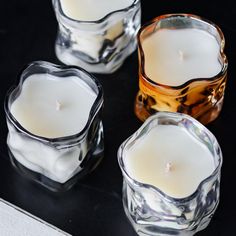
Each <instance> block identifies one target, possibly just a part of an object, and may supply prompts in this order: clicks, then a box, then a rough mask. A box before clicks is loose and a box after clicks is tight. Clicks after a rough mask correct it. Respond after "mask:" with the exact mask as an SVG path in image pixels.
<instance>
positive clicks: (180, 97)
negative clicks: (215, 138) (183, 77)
mask: <svg viewBox="0 0 236 236" xmlns="http://www.w3.org/2000/svg"><path fill="white" fill-rule="evenodd" d="M185 28H195V29H201V30H204V31H206V32H208V33H209V34H211V35H212V36H214V37H215V38H216V40H217V42H218V43H219V46H220V54H219V58H218V59H219V61H220V63H221V65H222V69H221V71H220V72H219V74H217V75H216V76H214V77H212V78H193V79H192V80H189V81H187V82H186V83H184V84H182V85H180V86H168V85H164V84H158V83H156V82H154V81H153V80H152V78H149V77H148V76H147V75H146V74H145V54H144V51H143V49H142V43H143V41H144V40H145V39H146V38H148V37H149V36H150V35H151V34H153V33H154V32H156V31H158V30H161V29H169V30H171V29H185ZM224 46H225V39H224V35H223V33H222V31H221V30H220V28H219V27H218V26H216V25H215V24H213V23H212V22H209V21H207V20H205V19H202V18H201V17H199V16H195V15H190V14H169V15H162V16H159V17H157V18H155V19H153V20H152V21H151V22H150V23H148V24H146V25H144V26H143V27H142V28H141V29H140V31H139V33H138V50H139V89H140V90H139V92H138V94H137V96H136V100H135V113H136V115H137V117H138V118H139V119H140V120H142V121H144V120H145V119H147V118H148V117H149V116H150V115H152V114H154V113H156V112H157V111H169V112H180V113H185V114H188V115H190V116H192V117H194V118H196V119H197V120H199V121H200V122H201V123H203V124H207V123H209V122H211V121H213V120H215V119H216V118H217V117H218V115H219V113H220V111H221V109H222V105H223V99H224V91H225V85H226V80H227V67H228V61H227V58H226V55H225V54H224Z"/></svg>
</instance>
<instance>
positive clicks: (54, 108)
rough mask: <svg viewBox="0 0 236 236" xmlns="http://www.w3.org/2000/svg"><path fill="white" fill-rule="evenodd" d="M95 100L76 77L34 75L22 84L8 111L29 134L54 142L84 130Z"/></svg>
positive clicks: (92, 93)
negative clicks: (53, 140) (55, 139)
mask: <svg viewBox="0 0 236 236" xmlns="http://www.w3.org/2000/svg"><path fill="white" fill-rule="evenodd" d="M95 99H96V94H95V93H94V92H93V91H92V90H91V89H90V88H89V87H88V86H87V85H86V84H85V83H84V82H82V81H81V80H78V78H76V77H73V76H71V77H67V78H66V79H65V78H60V77H55V76H52V75H49V74H34V75H31V76H30V77H29V78H27V79H26V80H25V82H24V83H23V86H22V90H21V93H20V95H19V97H17V99H16V100H15V101H14V102H13V103H12V105H11V108H10V110H11V113H12V115H13V116H14V117H15V118H16V120H17V121H18V122H19V123H20V124H21V126H23V127H24V128H25V129H26V130H28V131H29V132H31V133H33V134H35V135H39V136H42V137H46V138H58V137H64V136H69V135H74V134H76V133H78V132H80V131H81V130H82V129H83V128H84V127H85V125H86V123H87V121H88V117H89V112H90V110H91V107H92V105H93V103H94V101H95Z"/></svg>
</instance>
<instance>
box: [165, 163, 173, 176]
mask: <svg viewBox="0 0 236 236" xmlns="http://www.w3.org/2000/svg"><path fill="white" fill-rule="evenodd" d="M171 170H172V164H171V162H168V163H167V164H166V169H165V172H166V173H169V172H170V171H171Z"/></svg>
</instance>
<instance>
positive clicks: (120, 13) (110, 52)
mask: <svg viewBox="0 0 236 236" xmlns="http://www.w3.org/2000/svg"><path fill="white" fill-rule="evenodd" d="M52 2H53V6H54V10H55V14H56V17H57V21H58V24H59V29H58V35H57V39H56V45H55V50H56V55H57V57H58V59H59V60H60V61H62V62H63V63H65V64H67V65H77V66H81V67H82V68H84V69H86V70H87V71H89V72H94V73H112V72H114V71H116V70H117V69H118V68H119V67H120V66H121V65H122V64H123V62H124V60H125V59H126V58H127V57H128V56H129V55H130V54H131V53H132V52H133V51H134V50H135V49H136V47H137V39H136V35H137V32H138V30H139V28H140V24H141V23H140V21H141V6H140V0H134V2H133V3H132V5H130V6H129V7H127V8H125V9H122V10H117V11H114V12H111V13H109V14H108V15H106V16H105V17H103V18H102V19H99V20H97V21H79V20H74V19H71V18H69V17H68V16H66V15H65V14H64V12H63V10H62V7H61V4H60V0H52Z"/></svg>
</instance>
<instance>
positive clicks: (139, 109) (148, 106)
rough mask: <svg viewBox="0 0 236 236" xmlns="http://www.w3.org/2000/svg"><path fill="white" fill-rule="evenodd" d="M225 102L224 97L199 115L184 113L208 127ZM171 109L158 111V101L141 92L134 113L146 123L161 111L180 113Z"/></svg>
mask: <svg viewBox="0 0 236 236" xmlns="http://www.w3.org/2000/svg"><path fill="white" fill-rule="evenodd" d="M223 100H224V97H222V98H221V99H220V100H219V101H217V102H216V103H215V104H214V105H213V104H212V105H211V106H210V105H209V106H208V107H205V109H204V108H203V109H200V108H199V110H200V111H199V112H198V113H197V115H195V114H191V113H187V112H183V113H186V114H188V115H190V116H192V117H193V118H195V119H197V120H198V121H200V122H201V123H202V124H204V125H206V124H208V123H210V122H212V121H214V120H215V119H216V118H217V117H218V116H219V114H220V111H221V109H222V106H223ZM154 107H155V108H154ZM169 108H170V109H166V110H165V109H164V110H158V109H157V108H156V101H155V100H154V99H153V98H152V97H151V96H148V95H145V94H143V93H142V92H141V91H139V92H138V94H137V96H136V99H135V106H134V112H135V114H136V116H137V117H138V118H139V119H140V120H141V121H145V120H146V119H147V118H148V117H149V116H151V115H153V114H155V113H156V112H159V111H169V112H180V111H178V110H172V109H171V107H169Z"/></svg>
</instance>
